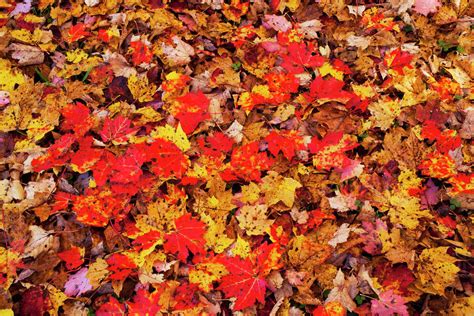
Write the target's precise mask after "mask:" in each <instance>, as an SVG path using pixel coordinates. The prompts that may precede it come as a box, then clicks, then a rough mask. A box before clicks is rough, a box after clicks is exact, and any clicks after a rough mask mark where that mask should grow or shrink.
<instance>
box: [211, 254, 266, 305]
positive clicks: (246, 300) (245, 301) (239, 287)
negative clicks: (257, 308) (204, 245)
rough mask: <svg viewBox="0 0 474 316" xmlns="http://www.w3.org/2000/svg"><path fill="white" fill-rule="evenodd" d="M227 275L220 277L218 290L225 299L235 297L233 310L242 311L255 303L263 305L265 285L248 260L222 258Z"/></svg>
mask: <svg viewBox="0 0 474 316" xmlns="http://www.w3.org/2000/svg"><path fill="white" fill-rule="evenodd" d="M222 264H224V265H225V267H226V268H227V271H229V274H227V275H225V276H223V277H222V280H221V284H220V285H219V287H218V290H222V291H223V292H224V293H225V295H226V297H235V298H236V299H237V300H236V301H235V305H234V310H236V311H238V310H242V309H244V308H246V307H249V306H252V305H253V304H255V301H259V302H260V303H262V304H263V303H265V289H266V285H267V283H266V282H265V279H264V278H262V277H260V276H259V274H258V270H257V269H256V268H255V267H254V265H253V264H252V262H251V261H250V259H245V260H244V259H240V258H238V257H231V258H224V259H222Z"/></svg>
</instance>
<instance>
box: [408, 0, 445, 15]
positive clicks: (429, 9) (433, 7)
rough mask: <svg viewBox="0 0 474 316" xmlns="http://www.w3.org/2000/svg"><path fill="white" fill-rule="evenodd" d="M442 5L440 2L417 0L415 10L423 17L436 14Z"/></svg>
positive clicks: (435, 0) (436, 0)
mask: <svg viewBox="0 0 474 316" xmlns="http://www.w3.org/2000/svg"><path fill="white" fill-rule="evenodd" d="M439 6H441V3H440V2H439V1H438V0H415V5H414V7H413V10H414V11H415V12H418V13H420V14H423V15H428V14H430V13H436V12H437V11H438V7H439Z"/></svg>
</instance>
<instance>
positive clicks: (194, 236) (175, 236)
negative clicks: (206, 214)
mask: <svg viewBox="0 0 474 316" xmlns="http://www.w3.org/2000/svg"><path fill="white" fill-rule="evenodd" d="M174 223H175V226H176V230H175V231H174V232H172V233H169V234H166V235H165V244H164V245H163V246H164V249H165V251H167V252H170V253H174V254H177V257H178V259H179V260H181V261H186V258H187V257H188V255H189V252H192V253H193V254H195V255H196V254H204V253H205V252H206V251H205V248H204V246H205V244H206V241H205V240H204V234H205V233H206V224H204V223H203V222H201V221H200V220H197V219H193V218H192V217H191V214H185V215H183V216H181V217H180V218H178V219H175V220H174Z"/></svg>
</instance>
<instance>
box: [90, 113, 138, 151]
mask: <svg viewBox="0 0 474 316" xmlns="http://www.w3.org/2000/svg"><path fill="white" fill-rule="evenodd" d="M131 123H132V122H131V121H130V120H129V119H128V118H126V117H123V116H121V115H118V116H116V117H115V118H114V119H111V118H109V117H107V118H106V119H105V121H104V126H103V127H102V130H101V131H100V133H99V134H100V136H101V137H102V140H103V141H104V142H110V141H111V142H112V143H113V144H114V145H118V144H125V143H126V142H127V140H128V138H129V137H130V136H132V135H134V134H135V133H136V132H137V130H136V129H135V128H131V127H130V125H131Z"/></svg>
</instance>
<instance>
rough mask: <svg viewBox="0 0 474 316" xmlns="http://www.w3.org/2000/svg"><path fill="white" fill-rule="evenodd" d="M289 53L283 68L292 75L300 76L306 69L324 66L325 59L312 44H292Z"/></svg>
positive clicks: (284, 59)
mask: <svg viewBox="0 0 474 316" xmlns="http://www.w3.org/2000/svg"><path fill="white" fill-rule="evenodd" d="M287 50H288V53H287V54H286V55H284V56H283V57H282V58H283V62H282V64H281V66H282V67H283V68H285V69H286V70H288V72H290V73H294V74H300V73H302V72H304V71H305V67H307V68H313V67H319V66H322V65H323V64H324V61H325V58H324V57H322V56H320V55H319V53H318V51H317V50H316V48H315V47H314V45H313V44H312V43H310V44H306V43H304V42H302V43H291V44H290V45H288V48H287Z"/></svg>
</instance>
